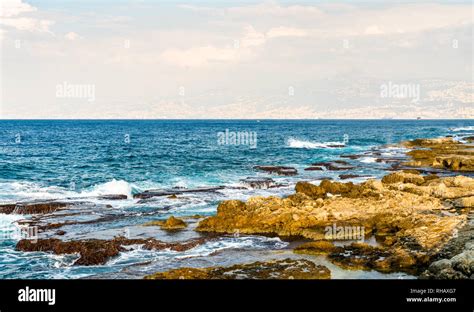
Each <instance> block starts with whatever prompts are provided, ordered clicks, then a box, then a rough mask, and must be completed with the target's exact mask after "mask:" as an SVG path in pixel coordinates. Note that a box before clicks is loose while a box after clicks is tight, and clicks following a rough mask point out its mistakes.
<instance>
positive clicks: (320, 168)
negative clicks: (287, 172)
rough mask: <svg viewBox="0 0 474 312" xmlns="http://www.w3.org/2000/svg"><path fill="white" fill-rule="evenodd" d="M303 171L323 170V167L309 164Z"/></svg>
mask: <svg viewBox="0 0 474 312" xmlns="http://www.w3.org/2000/svg"><path fill="white" fill-rule="evenodd" d="M304 170H305V171H323V170H324V169H323V167H318V166H311V167H308V168H304Z"/></svg>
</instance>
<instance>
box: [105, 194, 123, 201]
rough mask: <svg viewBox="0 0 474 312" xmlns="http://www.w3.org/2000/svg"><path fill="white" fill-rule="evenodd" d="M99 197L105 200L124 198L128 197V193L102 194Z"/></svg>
mask: <svg viewBox="0 0 474 312" xmlns="http://www.w3.org/2000/svg"><path fill="white" fill-rule="evenodd" d="M98 198H99V199H103V200H122V199H127V198H128V196H127V195H122V194H112V195H102V196H99V197H98Z"/></svg>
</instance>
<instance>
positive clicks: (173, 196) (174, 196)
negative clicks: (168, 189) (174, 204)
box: [167, 194, 178, 199]
mask: <svg viewBox="0 0 474 312" xmlns="http://www.w3.org/2000/svg"><path fill="white" fill-rule="evenodd" d="M167 198H169V199H177V198H178V196H176V194H173V195H170V196H168V197H167Z"/></svg>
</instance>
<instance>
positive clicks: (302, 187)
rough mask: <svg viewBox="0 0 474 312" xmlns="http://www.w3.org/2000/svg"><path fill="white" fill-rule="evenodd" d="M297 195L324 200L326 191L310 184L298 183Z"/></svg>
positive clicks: (296, 187)
mask: <svg viewBox="0 0 474 312" xmlns="http://www.w3.org/2000/svg"><path fill="white" fill-rule="evenodd" d="M295 191H296V193H303V194H305V195H307V196H309V197H311V198H324V197H325V196H326V190H325V189H324V188H322V187H319V186H317V185H314V184H311V183H308V182H298V183H296V186H295Z"/></svg>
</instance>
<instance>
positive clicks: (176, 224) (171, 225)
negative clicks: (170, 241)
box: [144, 216, 188, 230]
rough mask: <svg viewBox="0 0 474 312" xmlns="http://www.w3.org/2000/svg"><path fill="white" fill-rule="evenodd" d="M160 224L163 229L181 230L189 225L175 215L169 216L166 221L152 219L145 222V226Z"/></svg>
mask: <svg viewBox="0 0 474 312" xmlns="http://www.w3.org/2000/svg"><path fill="white" fill-rule="evenodd" d="M156 225H158V226H160V227H161V229H162V230H181V229H184V228H185V227H187V226H188V225H187V224H186V222H184V221H183V220H181V219H178V218H175V217H174V216H171V217H169V218H168V219H167V220H166V221H163V220H158V221H150V222H147V223H145V224H144V226H156Z"/></svg>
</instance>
